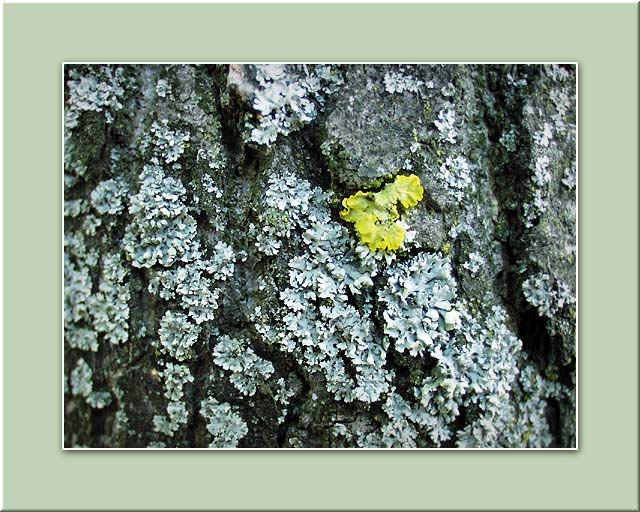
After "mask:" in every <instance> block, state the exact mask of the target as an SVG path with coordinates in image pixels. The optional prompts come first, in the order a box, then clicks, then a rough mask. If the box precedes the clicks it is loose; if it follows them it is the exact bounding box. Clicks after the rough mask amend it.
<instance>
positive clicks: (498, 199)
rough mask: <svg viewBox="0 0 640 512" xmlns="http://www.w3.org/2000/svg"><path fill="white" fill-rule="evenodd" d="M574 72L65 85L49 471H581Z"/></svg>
mask: <svg viewBox="0 0 640 512" xmlns="http://www.w3.org/2000/svg"><path fill="white" fill-rule="evenodd" d="M575 73H576V70H575V67H574V66H565V65H492V66H483V65H399V66H396V65H320V64H316V65H255V66H253V65H241V64H232V65H67V66H65V78H64V80H65V83H64V87H65V117H64V119H65V133H64V162H65V165H64V218H65V224H64V338H65V357H64V382H65V396H64V400H65V446H89V447H134V448H147V447H148V448H172V447H181V448H193V447H200V448H206V447H211V448H220V447H225V448H230V447H270V448H277V447H284V448H301V447H368V448H371V447H389V448H391V447H421V448H437V447H460V448H468V447H547V446H562V447H573V446H575V431H576V382H575V368H576V360H575V358H576V350H575V344H576V340H575V332H576V331H575V328H576V324H575V319H576V310H577V300H576V272H575V269H576V257H577V251H576V238H575V235H576V203H575V200H576V189H577V181H578V178H577V169H576V153H575V144H576V139H575V137H576V126H575V111H576V102H575V95H576V90H575V86H576V85H575ZM399 174H401V175H409V174H415V175H417V176H418V177H419V178H420V182H421V184H422V186H423V187H424V199H423V201H421V202H420V203H419V205H417V206H416V207H415V208H412V209H411V210H410V211H407V212H403V216H402V218H403V221H405V222H406V224H407V231H406V236H405V240H404V244H403V247H402V248H401V250H399V251H395V252H387V251H377V252H375V253H373V252H371V251H370V250H369V248H368V247H367V246H366V245H364V244H362V243H361V242H360V241H359V238H358V236H357V234H356V232H355V230H354V228H353V225H352V224H350V223H346V222H344V221H342V220H341V218H340V216H339V211H340V209H341V200H342V199H343V198H346V197H349V196H350V195H352V194H354V193H355V192H356V191H357V190H379V189H380V188H381V187H382V186H384V184H385V183H388V182H389V181H391V180H392V179H393V178H394V176H396V175H399Z"/></svg>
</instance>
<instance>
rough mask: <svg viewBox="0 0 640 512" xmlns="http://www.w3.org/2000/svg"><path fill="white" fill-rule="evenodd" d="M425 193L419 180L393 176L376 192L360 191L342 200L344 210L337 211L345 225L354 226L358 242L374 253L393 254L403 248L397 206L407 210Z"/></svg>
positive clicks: (414, 176)
mask: <svg viewBox="0 0 640 512" xmlns="http://www.w3.org/2000/svg"><path fill="white" fill-rule="evenodd" d="M423 193H424V190H423V188H422V186H421V185H420V178H418V177H417V176H416V175H415V174H412V175H411V176H396V179H395V180H394V181H393V183H389V184H387V185H386V186H385V187H384V188H383V189H382V190H380V191H378V192H362V191H361V190H359V191H358V192H356V193H355V194H354V195H352V196H349V197H347V198H345V199H343V200H342V206H344V210H342V211H341V212H340V217H342V218H343V219H344V220H346V221H347V222H352V223H354V224H355V227H356V230H357V231H358V234H359V235H360V239H361V240H362V241H363V242H364V243H365V244H367V246H368V247H369V249H370V250H371V251H373V252H375V251H376V250H378V249H381V250H386V249H388V250H391V251H395V250H397V249H399V248H400V247H402V242H403V241H404V228H403V227H402V224H401V223H400V222H399V221H398V219H399V218H400V215H399V214H398V207H397V203H398V201H400V204H402V206H403V207H404V208H410V207H412V206H415V205H416V204H418V201H420V200H422V195H423Z"/></svg>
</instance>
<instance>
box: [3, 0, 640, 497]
mask: <svg viewBox="0 0 640 512" xmlns="http://www.w3.org/2000/svg"><path fill="white" fill-rule="evenodd" d="M50 1H51V2H52V3H54V2H55V0H50ZM477 1H478V3H486V2H480V0H477ZM25 3H27V2H25ZM44 3H48V2H47V1H45V2H44ZM68 3H84V2H82V0H77V2H76V1H71V2H68ZM114 3H126V2H125V1H124V0H122V1H121V2H114ZM141 3H173V2H171V1H170V0H167V1H166V2H151V0H148V2H145V1H143V2H141ZM194 3H200V2H194ZM202 3H205V2H202ZM215 3H218V2H215ZM219 3H225V2H219ZM235 3H256V2H252V1H251V0H239V1H237V2H235ZM257 3H271V2H268V0H260V1H259V2H257ZM282 3H299V2H295V0H290V1H285V2H282ZM323 3H342V2H339V1H338V0H335V1H330V2H323ZM355 3H372V2H368V1H366V0H358V1H356V2H355ZM373 3H385V4H388V2H383V1H382V0H379V1H378V2H373ZM407 3H425V2H419V1H417V0H415V1H413V2H407ZM434 3H436V2H434ZM452 3H468V2H465V1H464V0H454V2H452ZM497 3H501V2H497ZM504 3H508V2H506V1H505V2H504ZM543 3H544V2H543ZM548 3H554V2H551V0H549V1H548ZM569 3H571V2H569ZM576 3H583V2H578V1H577V0H576ZM593 3H601V2H596V1H594V2H593ZM629 3H631V2H629ZM633 3H635V2H633ZM0 44H1V43H0ZM256 63H261V64H262V63H269V64H326V63H328V62H326V61H304V62H302V61H288V60H283V61H279V60H272V61H259V60H255V61H220V62H210V61H192V62H175V61H131V62H129V61H64V62H62V64H61V68H60V74H61V77H60V80H61V92H60V129H61V132H60V134H61V137H60V149H61V151H60V153H61V162H60V171H61V177H62V179H61V180H60V193H61V197H62V201H61V204H62V206H61V211H60V215H61V226H62V229H61V235H60V236H61V241H60V244H61V249H62V251H63V253H64V128H65V127H64V67H65V66H66V65H73V64H78V65H82V64H84V65H90V64H96V65H118V64H121V65H128V66H135V65H170V64H177V65H185V66H187V65H216V64H219V65H226V64H256ZM330 64H336V65H341V64H344V65H351V64H354V65H357V64H363V65H368V64H372V65H374V64H375V65H377V64H380V65H383V64H398V65H436V64H446V65H505V64H522V65H551V64H558V65H561V64H568V65H572V66H575V67H576V101H575V109H576V188H575V194H576V341H575V345H576V367H575V372H576V387H575V393H576V411H575V425H576V446H575V447H558V448H524V447H520V448H377V447H375V448H374V447H371V448H367V447H362V448H357V447H354V448H258V447H250V448H197V447H195V448H172V447H167V448H94V447H89V448H66V447H65V446H64V258H61V269H60V276H61V282H60V292H61V301H60V304H61V308H60V314H61V322H60V325H61V326H62V327H61V336H60V338H61V340H60V344H61V354H60V360H61V363H60V371H61V377H63V378H61V379H60V392H61V395H60V397H61V407H60V411H61V417H60V425H61V428H60V446H61V449H62V451H70V452H76V451H97V452H100V451H105V452H106V451H109V452H111V451H136V452H155V451H161V452H166V451H187V452H192V451H204V452H216V451H218V450H231V451H238V452H246V451H276V452H282V451H306V452H308V451H310V452H315V451H355V452H364V451H386V452H390V453H391V452H397V451H411V452H415V451H438V452H440V451H453V452H468V451H470V452H487V451H498V452H507V451H518V452H541V451H551V452H556V451H561V452H562V451H568V452H577V451H578V449H579V446H580V442H579V432H580V424H579V421H578V418H579V414H578V410H579V402H580V400H579V394H578V388H579V382H580V377H579V367H580V365H579V361H580V358H579V345H580V344H579V336H578V328H579V323H580V322H579V309H580V308H579V305H580V294H579V291H578V287H579V279H578V278H579V270H578V269H579V261H580V259H579V240H578V236H579V231H580V229H579V218H580V215H579V213H578V212H579V211H580V210H579V204H578V201H579V196H580V194H579V193H578V190H579V185H578V182H579V176H580V172H579V149H578V147H579V139H580V137H579V135H578V134H579V110H580V108H579V107H580V103H579V78H578V77H579V75H580V68H579V63H578V62H577V61H575V62H571V61H530V62H522V61H478V62H474V61H469V62H456V61H430V62H397V61H394V62H392V61H371V62H363V61H358V62H330ZM0 133H1V132H0ZM1 187H2V185H1V183H0V192H1ZM0 202H1V198H0ZM1 219H2V212H1V211H0V220H1ZM1 233H2V226H1V225H0V234H1ZM1 263H2V260H1V256H0V264H1ZM0 276H1V272H0ZM1 284H2V281H1V277H0V285H1ZM0 305H2V298H1V296H0ZM3 311H4V310H3ZM1 360H2V354H1V353H0V362H1ZM0 372H1V368H0ZM70 385H71V383H69V386H70ZM1 386H2V383H1V382H0V389H1ZM1 400H2V397H1V396H0V403H1ZM0 414H1V412H0ZM0 418H1V416H0ZM1 429H2V427H1V425H0V433H1V432H2V430H1ZM1 442H2V441H1V439H0V445H1ZM0 476H2V468H1V467H0ZM1 490H2V483H1V482H0V491H1ZM0 497H1V495H0ZM0 503H2V502H1V501H0Z"/></svg>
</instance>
